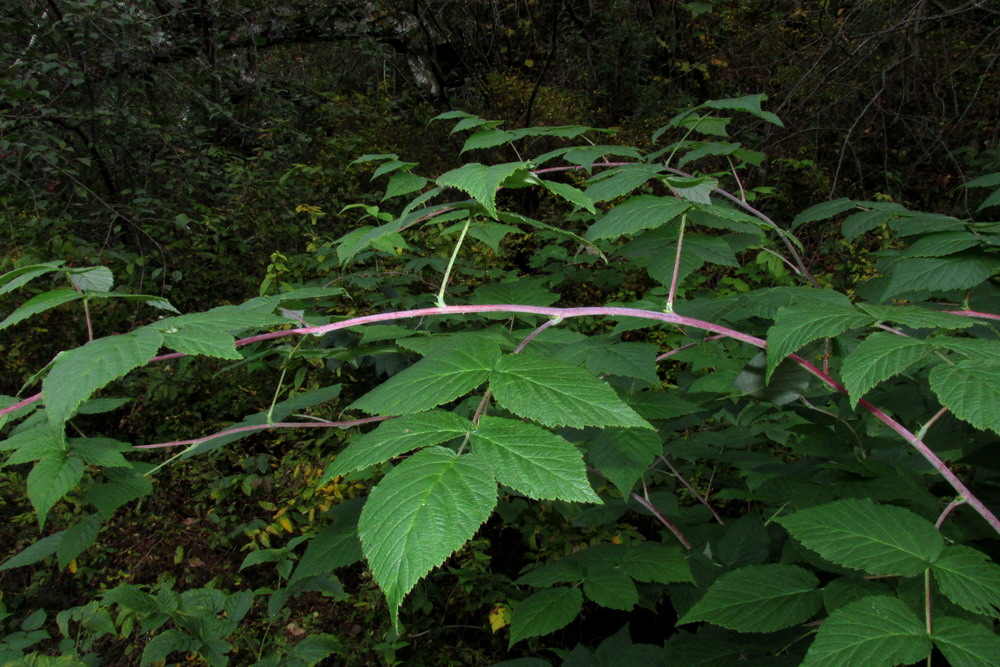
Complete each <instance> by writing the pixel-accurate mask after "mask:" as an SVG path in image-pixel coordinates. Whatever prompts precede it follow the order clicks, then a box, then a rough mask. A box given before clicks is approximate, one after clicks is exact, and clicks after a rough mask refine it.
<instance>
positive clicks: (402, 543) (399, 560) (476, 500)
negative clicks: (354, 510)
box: [358, 447, 497, 627]
mask: <svg viewBox="0 0 1000 667" xmlns="http://www.w3.org/2000/svg"><path fill="white" fill-rule="evenodd" d="M496 502H497V484H496V482H495V481H494V479H493V473H492V471H491V470H490V468H489V466H486V465H484V464H483V462H482V461H480V460H479V459H478V458H477V457H476V456H475V455H465V456H458V455H457V454H456V453H455V452H453V451H451V450H450V449H445V448H443V447H432V448H429V449H423V450H420V451H419V452H417V453H416V454H414V455H413V456H412V457H410V458H409V459H407V460H406V461H404V462H402V463H400V464H399V465H398V466H396V467H395V468H393V469H392V470H391V471H389V473H388V474H387V475H386V476H385V477H384V478H383V479H382V481H381V482H379V484H378V486H376V487H375V488H374V489H372V492H371V494H370V495H369V496H368V501H367V502H366V503H365V507H364V509H363V510H361V518H360V520H359V521H358V535H359V537H360V538H361V545H362V547H363V549H364V552H365V557H366V558H367V559H368V565H369V566H370V567H371V570H372V575H373V576H374V578H375V582H376V583H377V584H378V586H379V588H381V589H382V592H383V593H385V597H386V600H387V601H388V603H389V612H390V614H391V616H392V622H393V625H394V626H397V627H398V625H399V605H400V604H402V602H403V598H404V597H405V596H406V594H407V593H409V592H410V590H411V589H412V588H413V587H414V586H415V585H416V583H417V582H418V581H419V580H420V579H421V578H422V577H423V576H424V575H426V574H427V573H428V572H430V570H431V568H434V567H437V566H438V565H440V564H441V563H443V562H444V560H445V559H446V558H447V557H448V556H450V555H451V554H452V553H454V552H455V551H456V550H457V549H459V548H460V547H461V546H462V545H463V544H465V543H466V542H467V541H468V540H469V539H471V538H472V536H473V535H475V533H476V531H477V530H478V529H479V526H481V525H482V524H483V523H484V522H485V521H486V519H488V518H489V516H490V513H491V512H492V511H493V507H494V505H496Z"/></svg>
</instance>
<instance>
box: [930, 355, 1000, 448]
mask: <svg viewBox="0 0 1000 667" xmlns="http://www.w3.org/2000/svg"><path fill="white" fill-rule="evenodd" d="M930 381H931V389H932V390H933V391H934V393H935V394H937V397H938V399H939V400H940V401H941V403H942V404H943V405H944V406H945V407H946V408H948V409H949V410H951V412H952V414H954V415H955V416H956V417H958V418H959V419H964V420H965V421H967V422H969V423H970V424H972V425H973V426H975V427H976V428H979V429H987V428H988V429H990V430H991V431H993V432H994V433H1000V411H997V409H996V407H997V405H1000V367H997V366H983V365H982V362H980V361H976V360H969V361H962V362H959V363H958V364H955V365H953V366H948V365H944V364H942V365H941V366H938V367H936V368H935V369H934V370H932V371H931V374H930Z"/></svg>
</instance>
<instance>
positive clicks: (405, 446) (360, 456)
mask: <svg viewBox="0 0 1000 667" xmlns="http://www.w3.org/2000/svg"><path fill="white" fill-rule="evenodd" d="M471 428H472V422H470V421H469V420H468V419H465V418H464V417H459V416H458V415H456V414H455V413H454V412H445V411H444V410H431V411H429V412H421V413H418V414H413V415H406V416H403V417H400V418H398V419H393V420H391V421H387V422H383V423H381V424H380V425H379V426H378V428H376V429H374V430H372V431H369V432H368V433H365V434H363V435H360V436H355V437H353V438H351V441H350V444H348V446H347V448H346V449H344V451H342V452H341V453H340V454H338V455H337V457H336V458H335V459H334V460H333V461H331V462H330V463H329V464H328V465H327V466H326V470H324V471H323V475H322V476H321V477H320V478H319V481H318V482H317V484H318V485H320V486H322V485H323V484H326V483H327V482H329V481H330V480H331V479H333V478H334V477H340V476H343V475H346V474H347V473H349V472H351V471H353V470H362V469H364V468H367V467H368V466H372V465H375V464H377V463H382V462H384V461H388V460H389V459H391V458H395V457H397V456H400V455H401V454H405V453H407V452H409V451H412V450H414V449H419V448H421V447H430V446H432V445H440V444H441V443H444V442H448V441H449V440H452V439H454V438H457V437H460V436H463V435H465V434H466V433H468V432H469V430H470V429H471Z"/></svg>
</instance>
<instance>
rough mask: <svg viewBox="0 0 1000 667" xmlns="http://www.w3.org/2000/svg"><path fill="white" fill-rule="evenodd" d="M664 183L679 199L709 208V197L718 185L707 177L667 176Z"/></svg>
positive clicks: (710, 200)
mask: <svg viewBox="0 0 1000 667" xmlns="http://www.w3.org/2000/svg"><path fill="white" fill-rule="evenodd" d="M664 181H665V182H666V183H667V185H668V186H669V187H670V188H671V189H672V190H673V192H674V193H675V194H676V195H677V196H678V197H680V198H681V199H684V200H686V201H690V202H695V203H697V204H703V205H705V206H711V204H712V199H711V198H710V197H709V195H711V194H712V193H713V192H714V191H715V188H716V187H718V185H719V181H717V180H716V179H714V178H711V177H709V176H667V177H666V178H665V179H664Z"/></svg>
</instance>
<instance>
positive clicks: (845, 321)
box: [765, 303, 872, 382]
mask: <svg viewBox="0 0 1000 667" xmlns="http://www.w3.org/2000/svg"><path fill="white" fill-rule="evenodd" d="M871 321H872V318H871V317H870V316H869V315H866V314H865V313H863V312H861V311H860V310H858V309H857V308H856V307H854V306H853V305H851V304H848V303H845V304H838V303H828V304H823V307H822V308H818V307H816V306H815V305H813V304H811V305H801V306H785V307H783V308H780V309H778V312H777V314H776V315H775V316H774V324H773V325H772V326H771V328H770V329H768V331H767V372H766V374H765V382H767V381H770V379H771V373H773V372H774V369H775V368H777V366H778V364H779V363H781V361H782V360H783V359H784V358H785V357H787V356H788V355H789V354H791V353H793V352H795V351H796V350H798V349H799V348H801V347H802V346H803V345H805V344H806V343H811V342H812V341H814V340H818V339H820V338H832V337H834V336H837V335H839V334H842V333H844V332H845V331H847V330H848V329H855V328H857V327H863V326H865V325H867V324H869V323H871Z"/></svg>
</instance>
